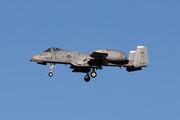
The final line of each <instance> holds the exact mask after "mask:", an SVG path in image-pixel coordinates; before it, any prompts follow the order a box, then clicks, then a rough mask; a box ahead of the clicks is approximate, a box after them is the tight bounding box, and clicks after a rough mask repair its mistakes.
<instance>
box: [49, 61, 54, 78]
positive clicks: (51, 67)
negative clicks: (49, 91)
mask: <svg viewBox="0 0 180 120" xmlns="http://www.w3.org/2000/svg"><path fill="white" fill-rule="evenodd" d="M53 68H54V69H53ZM50 69H51V71H50V72H49V74H48V75H49V77H52V76H53V73H52V72H53V71H55V69H56V65H55V64H54V63H52V64H51V65H50Z"/></svg>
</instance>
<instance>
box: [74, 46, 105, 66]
mask: <svg viewBox="0 0 180 120" xmlns="http://www.w3.org/2000/svg"><path fill="white" fill-rule="evenodd" d="M107 56H108V54H107V53H105V52H104V51H103V50H96V51H94V52H93V53H92V54H90V55H89V56H87V57H86V58H85V59H83V60H78V61H73V62H71V64H72V65H74V66H82V67H96V66H102V65H104V66H106V65H107V64H108V60H107V59H106V57H107Z"/></svg>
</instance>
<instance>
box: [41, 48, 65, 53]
mask: <svg viewBox="0 0 180 120" xmlns="http://www.w3.org/2000/svg"><path fill="white" fill-rule="evenodd" d="M61 50H63V49H61V48H56V47H50V48H48V49H47V50H46V51H44V52H55V51H61Z"/></svg>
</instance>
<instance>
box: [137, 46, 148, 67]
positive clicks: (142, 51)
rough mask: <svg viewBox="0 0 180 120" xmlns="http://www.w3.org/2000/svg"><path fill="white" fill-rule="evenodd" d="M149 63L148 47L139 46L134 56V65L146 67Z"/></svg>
mask: <svg viewBox="0 0 180 120" xmlns="http://www.w3.org/2000/svg"><path fill="white" fill-rule="evenodd" d="M148 65H149V59H148V52H147V47H145V46H138V47H137V50H136V53H135V57H134V67H145V66H148Z"/></svg>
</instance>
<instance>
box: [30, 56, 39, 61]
mask: <svg viewBox="0 0 180 120" xmlns="http://www.w3.org/2000/svg"><path fill="white" fill-rule="evenodd" d="M37 59H38V55H34V56H32V58H31V60H30V61H35V60H37Z"/></svg>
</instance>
